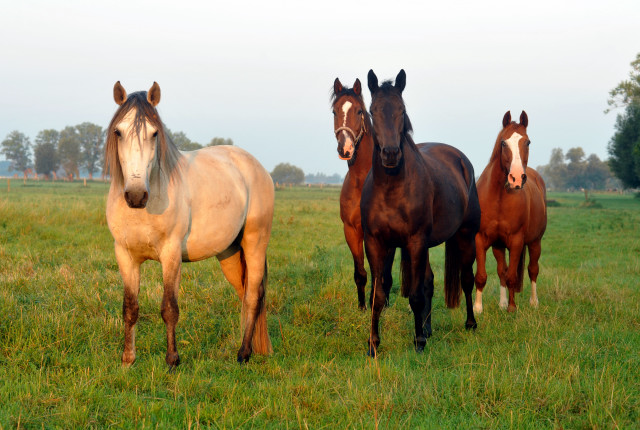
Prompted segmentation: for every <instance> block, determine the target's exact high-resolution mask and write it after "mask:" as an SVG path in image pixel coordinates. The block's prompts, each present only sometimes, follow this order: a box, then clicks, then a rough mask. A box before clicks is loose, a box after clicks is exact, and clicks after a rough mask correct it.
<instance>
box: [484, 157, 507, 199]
mask: <svg viewBox="0 0 640 430" xmlns="http://www.w3.org/2000/svg"><path fill="white" fill-rule="evenodd" d="M487 170H488V173H489V177H488V179H489V184H490V186H491V189H493V190H496V191H502V192H506V190H505V187H504V185H505V184H506V183H507V175H506V174H505V173H504V170H503V169H502V163H501V161H500V157H497V158H493V159H491V160H490V161H489V165H488V166H487Z"/></svg>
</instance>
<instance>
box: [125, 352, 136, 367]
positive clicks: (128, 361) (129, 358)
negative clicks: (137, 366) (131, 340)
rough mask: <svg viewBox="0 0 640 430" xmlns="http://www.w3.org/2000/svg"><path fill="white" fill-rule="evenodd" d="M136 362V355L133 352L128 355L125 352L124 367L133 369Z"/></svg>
mask: <svg viewBox="0 0 640 430" xmlns="http://www.w3.org/2000/svg"><path fill="white" fill-rule="evenodd" d="M134 361H136V354H135V353H133V352H130V353H127V352H123V353H122V367H131V365H132V364H133V362H134Z"/></svg>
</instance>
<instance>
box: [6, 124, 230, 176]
mask: <svg viewBox="0 0 640 430" xmlns="http://www.w3.org/2000/svg"><path fill="white" fill-rule="evenodd" d="M166 131H167V133H166V134H167V136H168V138H169V139H170V140H171V141H172V142H173V143H174V144H175V145H176V146H177V147H178V148H179V149H180V150H182V151H193V150H195V149H200V148H203V147H204V146H203V145H201V144H199V143H197V142H194V141H192V140H190V139H189V138H188V137H187V135H186V134H185V133H183V132H182V131H178V132H171V130H169V129H167V130H166ZM104 141H105V130H104V129H103V128H102V127H100V126H99V125H96V124H93V123H90V122H83V123H82V124H78V125H76V126H67V127H65V128H63V129H62V130H59V131H58V130H55V129H47V130H42V131H40V132H39V133H38V135H37V136H36V138H35V142H34V143H33V144H32V143H31V140H30V139H29V137H28V136H26V135H25V134H24V133H21V132H20V131H18V130H14V131H12V132H10V133H9V134H8V135H7V136H6V138H5V139H4V140H3V141H2V142H1V143H0V154H2V155H4V157H5V158H6V159H7V160H8V161H9V162H10V166H9V170H10V171H17V172H21V173H22V174H23V175H24V177H25V178H26V177H27V175H28V174H29V173H30V172H33V171H35V173H36V174H37V175H43V176H44V177H45V178H47V179H49V178H53V179H56V178H57V177H58V173H59V172H60V170H62V171H63V172H64V176H65V177H66V178H68V179H71V180H72V179H73V178H77V177H79V176H80V170H86V171H87V173H88V174H89V178H90V179H91V178H93V175H94V174H98V173H100V174H104V171H103V167H104ZM216 145H233V140H231V139H229V138H222V137H214V138H213V139H211V141H210V142H209V143H208V145H207V146H216Z"/></svg>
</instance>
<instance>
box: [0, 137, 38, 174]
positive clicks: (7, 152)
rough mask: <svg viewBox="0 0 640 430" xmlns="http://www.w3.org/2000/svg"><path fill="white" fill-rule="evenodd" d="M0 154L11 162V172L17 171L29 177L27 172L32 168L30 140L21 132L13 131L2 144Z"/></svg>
mask: <svg viewBox="0 0 640 430" xmlns="http://www.w3.org/2000/svg"><path fill="white" fill-rule="evenodd" d="M0 146H2V149H0V154H2V155H4V156H5V158H6V159H7V160H9V161H10V162H11V164H10V165H9V171H12V170H16V171H18V172H22V173H23V174H24V177H25V178H26V177H27V170H28V169H29V168H30V167H31V157H30V154H29V152H30V149H31V142H30V141H29V138H28V137H27V136H25V135H24V134H22V133H20V132H19V131H17V130H15V131H12V132H11V133H9V134H8V135H7V137H6V138H5V139H4V140H3V141H2V143H1V144H0Z"/></svg>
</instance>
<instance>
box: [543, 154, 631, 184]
mask: <svg viewBox="0 0 640 430" xmlns="http://www.w3.org/2000/svg"><path fill="white" fill-rule="evenodd" d="M536 170H537V171H538V172H539V173H540V174H541V175H542V177H543V178H544V180H545V183H546V185H547V188H548V189H552V190H558V191H560V190H580V189H586V190H606V189H616V188H620V182H619V181H618V180H616V178H615V177H614V175H613V173H612V172H611V169H610V168H609V165H608V164H607V162H606V161H602V160H600V158H599V157H598V156H597V155H596V154H591V155H589V157H587V158H585V152H584V150H583V149H582V148H581V147H579V146H578V147H576V148H571V149H569V150H568V151H567V152H566V154H565V153H563V151H562V149H561V148H554V149H553V150H552V151H551V158H550V159H549V164H545V165H544V166H538V167H536Z"/></svg>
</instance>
